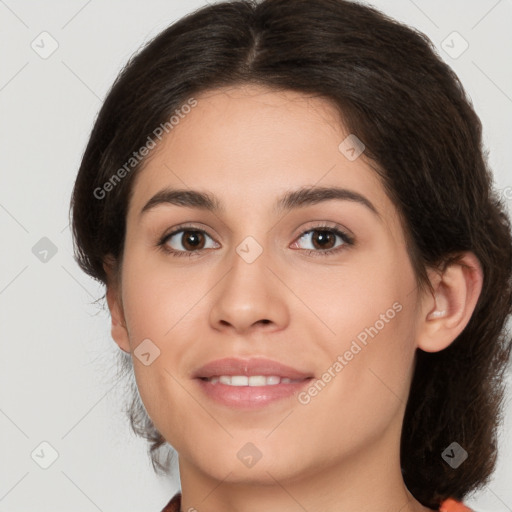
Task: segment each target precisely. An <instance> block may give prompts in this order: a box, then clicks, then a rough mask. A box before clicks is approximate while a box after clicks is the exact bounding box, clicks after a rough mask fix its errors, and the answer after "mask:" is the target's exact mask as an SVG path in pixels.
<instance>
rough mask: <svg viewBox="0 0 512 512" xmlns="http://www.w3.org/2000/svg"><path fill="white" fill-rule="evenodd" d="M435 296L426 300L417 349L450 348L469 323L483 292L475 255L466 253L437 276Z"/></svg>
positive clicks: (480, 268)
mask: <svg viewBox="0 0 512 512" xmlns="http://www.w3.org/2000/svg"><path fill="white" fill-rule="evenodd" d="M431 283H432V286H433V289H434V295H431V294H429V296H428V297H426V298H425V299H424V307H423V309H422V313H421V315H422V318H421V317H420V319H419V320H420V324H419V330H418V333H417V346H418V348H420V349H422V350H424V351H425V352H439V351H441V350H443V349H445V348H446V347H448V346H449V345H450V344H451V343H452V342H453V341H454V340H455V339H456V338H457V336H458V335H459V334H460V333H461V332H462V331H463V330H464V328H465V327H466V325H467V324H468V322H469V320H470V319H471V316H472V314H473V311H474V309H475V307H476V304H477V302H478V298H479V296H480V292H481V291H482V283H483V271H482V267H481V265H480V262H479V261H478V259H477V257H476V256H475V255H474V254H473V253H470V252H468V253H464V254H463V255H462V256H461V257H460V258H459V259H458V260H457V261H455V262H451V263H449V264H448V265H447V266H446V267H445V268H444V270H443V271H442V272H439V273H436V274H435V275H434V276H433V277H432V279H431Z"/></svg>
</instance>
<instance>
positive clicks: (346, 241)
mask: <svg viewBox="0 0 512 512" xmlns="http://www.w3.org/2000/svg"><path fill="white" fill-rule="evenodd" d="M186 231H197V232H199V233H203V234H205V235H207V236H210V235H208V233H207V232H206V231H204V230H203V229H199V228H196V227H194V226H178V227H177V228H176V229H175V230H174V231H173V232H172V233H169V234H166V235H164V236H163V237H162V238H161V239H160V240H159V241H158V243H157V247H158V248H159V249H160V250H162V251H163V252H164V253H166V254H168V255H170V256H172V257H177V258H179V257H182V256H185V257H187V258H191V257H192V256H193V255H194V254H197V253H200V252H201V251H204V250H208V249H199V250H197V251H176V250H175V249H169V248H168V247H167V245H166V244H167V241H168V240H169V239H170V238H171V237H173V236H174V235H176V234H178V233H181V232H186ZM314 231H328V232H330V233H333V234H335V235H337V236H339V237H340V238H341V239H342V240H343V245H341V246H339V247H336V248H333V249H326V250H324V251H322V250H315V249H302V250H303V251H305V252H306V254H307V255H308V256H314V257H316V256H329V255H331V254H334V253H338V252H340V251H342V250H344V249H345V248H346V246H352V245H354V243H355V242H354V239H353V238H352V237H351V236H350V235H348V234H347V233H345V232H344V231H341V230H340V229H339V228H336V227H332V226H326V225H320V226H315V227H313V228H309V229H307V230H306V231H303V232H302V233H301V234H300V235H299V236H298V237H297V240H300V239H301V238H302V237H303V236H304V235H306V234H308V233H311V232H314ZM210 238H212V237H210Z"/></svg>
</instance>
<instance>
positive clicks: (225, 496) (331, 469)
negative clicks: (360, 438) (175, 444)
mask: <svg viewBox="0 0 512 512" xmlns="http://www.w3.org/2000/svg"><path fill="white" fill-rule="evenodd" d="M391 430H393V429H391ZM386 437H387V436H382V437H381V438H380V439H378V440H376V441H375V443H373V444H371V445H367V446H366V447H365V448H364V449H362V450H359V451H357V452H354V453H353V454H351V455H346V456H345V457H343V460H341V461H340V460H333V461H331V463H330V464H328V465H324V464H322V470H321V471H319V470H318V466H316V467H309V468H305V469H304V471H303V472H302V473H301V474H300V475H298V474H296V473H294V474H293V475H276V474H273V472H272V468H271V467H266V468H259V473H256V472H255V473H254V475H253V476H254V478H251V481H247V479H245V481H244V480H242V479H241V478H237V475H236V474H235V471H236V469H235V470H232V468H228V469H227V470H226V474H225V475H223V476H222V477H220V478H212V477H211V475H210V474H207V473H206V472H204V471H202V470H201V469H200V468H198V467H197V466H195V465H193V464H191V463H190V461H187V460H186V459H183V458H181V457H180V479H181V488H182V504H181V510H182V511H189V510H190V511H194V510H196V511H200V512H218V511H219V510H236V511H237V512H261V511H262V510H265V511H267V512H278V511H279V512H303V511H305V510H307V511H308V512H345V511H346V512H356V511H357V512H365V511H367V512H370V511H371V512H391V511H394V512H396V511H398V510H399V511H400V512H427V511H431V509H429V508H426V507H424V506H422V505H421V504H420V503H419V502H418V501H416V500H415V499H414V497H413V496H412V495H411V493H410V492H409V491H408V489H407V487H406V486H405V483H404V481H403V477H402V473H401V469H400V463H399V462H400V461H399V444H398V442H395V443H394V444H390V442H389V440H390V439H393V438H394V439H397V438H399V436H396V432H391V435H390V436H388V437H389V438H386ZM256 468H257V466H255V467H254V468H252V470H255V471H256ZM252 470H251V471H252Z"/></svg>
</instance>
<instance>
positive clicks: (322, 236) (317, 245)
mask: <svg viewBox="0 0 512 512" xmlns="http://www.w3.org/2000/svg"><path fill="white" fill-rule="evenodd" d="M336 238H338V239H340V240H341V242H340V243H339V244H338V245H335V244H336ZM308 239H309V240H310V246H311V247H312V249H310V248H305V249H304V250H305V251H306V253H307V254H308V255H310V256H327V255H329V254H333V253H336V252H339V251H341V250H343V249H344V248H345V246H350V245H354V240H353V238H352V237H351V236H349V235H348V234H347V233H345V232H344V231H341V230H340V229H337V228H333V227H329V226H316V227H314V228H312V229H309V230H308V231H305V232H304V233H303V234H302V235H301V236H300V237H299V241H300V240H306V241H307V240H308ZM293 245H294V246H297V242H294V243H293Z"/></svg>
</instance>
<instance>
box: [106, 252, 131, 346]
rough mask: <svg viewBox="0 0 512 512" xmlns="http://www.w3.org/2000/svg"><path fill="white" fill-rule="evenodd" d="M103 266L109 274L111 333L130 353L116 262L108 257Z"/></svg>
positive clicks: (108, 296) (108, 292)
mask: <svg viewBox="0 0 512 512" xmlns="http://www.w3.org/2000/svg"><path fill="white" fill-rule="evenodd" d="M103 268H104V270H105V273H106V274H107V293H106V299H107V304H108V309H109V311H110V317H111V319H112V326H111V334H112V338H113V339H114V341H115V342H116V343H117V345H118V346H119V348H120V349H121V350H123V351H124V352H127V353H130V352H131V350H130V340H129V336H128V330H127V328H126V320H125V317H124V310H123V304H122V300H121V293H120V286H119V279H118V274H117V272H116V271H115V264H114V263H113V261H112V258H108V259H107V261H106V262H104V263H103Z"/></svg>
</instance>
